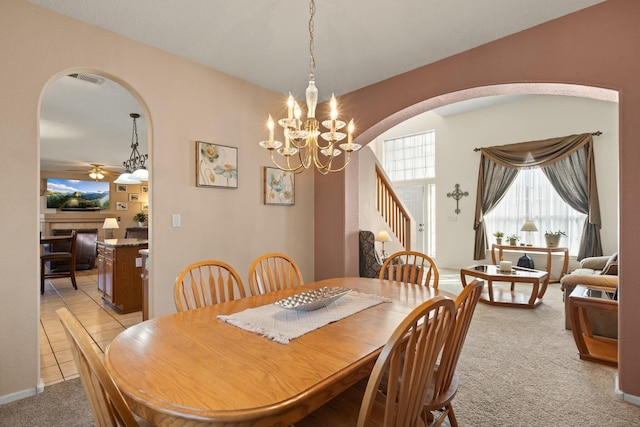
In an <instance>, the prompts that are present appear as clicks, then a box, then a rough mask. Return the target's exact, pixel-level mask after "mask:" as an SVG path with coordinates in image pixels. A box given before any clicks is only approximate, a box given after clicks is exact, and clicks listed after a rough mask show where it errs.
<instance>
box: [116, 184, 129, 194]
mask: <svg viewBox="0 0 640 427" xmlns="http://www.w3.org/2000/svg"><path fill="white" fill-rule="evenodd" d="M116 192H117V193H126V192H127V184H116Z"/></svg>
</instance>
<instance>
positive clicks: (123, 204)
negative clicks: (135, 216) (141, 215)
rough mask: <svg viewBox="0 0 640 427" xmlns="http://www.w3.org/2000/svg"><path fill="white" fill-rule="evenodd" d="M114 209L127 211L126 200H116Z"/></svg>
mask: <svg viewBox="0 0 640 427" xmlns="http://www.w3.org/2000/svg"><path fill="white" fill-rule="evenodd" d="M116 210H117V211H128V210H129V204H128V203H127V202H117V203H116Z"/></svg>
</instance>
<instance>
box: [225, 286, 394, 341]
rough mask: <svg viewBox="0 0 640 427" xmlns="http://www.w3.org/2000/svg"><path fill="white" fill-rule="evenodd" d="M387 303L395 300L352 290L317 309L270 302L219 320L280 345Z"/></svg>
mask: <svg viewBox="0 0 640 427" xmlns="http://www.w3.org/2000/svg"><path fill="white" fill-rule="evenodd" d="M383 302H391V300H389V299H388V298H384V297H381V296H378V295H371V294H365V293H362V292H356V291H351V292H349V293H348V294H346V295H345V296H343V297H341V298H338V299H337V300H335V301H333V302H332V303H330V304H329V305H327V306H326V307H322V308H319V309H317V310H313V311H302V310H287V309H284V308H280V307H278V306H277V305H275V304H268V305H263V306H261V307H256V308H248V309H246V310H243V311H240V312H238V313H234V314H230V315H219V316H218V319H220V320H223V321H225V322H227V323H230V324H232V325H234V326H237V327H239V328H242V329H244V330H246V331H250V332H255V333H257V334H260V335H262V336H264V337H267V338H269V339H271V340H273V341H275V342H278V343H280V344H289V341H290V340H292V339H294V338H298V337H300V336H302V335H304V334H306V333H308V332H311V331H313V330H315V329H318V328H321V327H323V326H326V325H328V324H329V323H332V322H336V321H338V320H340V319H344V318H345V317H348V316H351V315H352V314H355V313H357V312H359V311H362V310H364V309H366V308H369V307H373V306H375V305H378V304H380V303H383Z"/></svg>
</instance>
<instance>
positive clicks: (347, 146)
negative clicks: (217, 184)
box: [259, 0, 361, 175]
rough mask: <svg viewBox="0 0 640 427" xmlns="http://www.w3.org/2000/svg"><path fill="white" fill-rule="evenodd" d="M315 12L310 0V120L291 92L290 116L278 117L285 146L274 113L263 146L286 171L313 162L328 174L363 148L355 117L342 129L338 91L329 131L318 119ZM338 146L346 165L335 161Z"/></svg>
mask: <svg viewBox="0 0 640 427" xmlns="http://www.w3.org/2000/svg"><path fill="white" fill-rule="evenodd" d="M315 12H316V5H315V1H314V0H311V2H310V3H309V15H310V16H309V56H310V61H309V62H310V64H309V65H310V72H309V86H308V87H307V91H306V98H307V120H306V121H305V122H304V123H303V122H302V119H301V117H302V111H301V109H300V106H299V105H298V102H297V101H296V100H295V99H294V98H293V96H292V95H291V93H289V98H288V99H287V110H288V114H287V117H286V118H282V119H280V120H278V124H279V125H280V126H281V127H282V128H283V134H284V146H283V143H282V142H281V141H276V140H274V121H273V118H272V117H271V115H269V120H268V121H267V128H268V129H269V139H268V140H266V141H260V143H259V144H260V146H261V147H263V148H266V149H267V150H269V153H270V155H271V161H272V162H273V164H274V165H275V166H276V167H277V168H278V169H281V170H283V171H285V172H294V173H300V172H302V171H304V170H306V169H309V168H310V167H311V166H312V165H313V166H315V168H316V169H317V170H318V171H319V172H320V173H321V174H323V175H326V174H328V173H329V172H340V171H342V170H344V168H346V167H347V165H348V164H349V162H350V161H351V153H353V152H354V151H356V150H358V149H360V147H361V146H360V145H359V144H354V143H353V131H354V126H353V119H351V121H350V122H349V124H348V125H347V133H346V134H345V133H344V132H340V130H341V129H342V128H344V127H345V125H346V123H345V122H343V121H341V120H338V103H337V101H336V97H335V96H334V95H331V100H330V101H329V107H330V114H329V119H328V120H324V121H323V122H322V126H323V127H324V128H325V129H326V130H327V131H326V132H322V133H321V132H320V127H319V122H318V120H317V119H316V105H317V104H318V89H317V88H316V83H315V66H316V62H315V57H314V52H313V36H314V28H313V17H314V15H315ZM318 136H320V137H321V138H322V140H324V142H323V141H322V140H319V139H318ZM345 137H346V138H347V142H346V143H340V141H342V140H343V139H344V138H345ZM339 143H340V144H339ZM337 146H338V147H340V148H341V149H342V150H344V151H345V152H346V153H347V154H346V156H345V159H344V163H342V165H334V164H333V160H334V158H336V157H337V156H339V155H340V154H341V153H342V151H341V150H339V149H338V148H337ZM275 152H277V153H278V154H279V155H280V156H281V158H280V161H282V158H284V162H285V163H284V165H283V164H281V163H279V162H278V160H276V156H275V155H274V153H275ZM292 158H293V159H292Z"/></svg>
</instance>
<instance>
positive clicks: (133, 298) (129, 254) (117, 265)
mask: <svg viewBox="0 0 640 427" xmlns="http://www.w3.org/2000/svg"><path fill="white" fill-rule="evenodd" d="M146 247H147V242H146V241H144V242H141V241H140V240H137V239H113V240H108V243H107V242H98V292H99V293H100V294H101V295H102V298H103V299H104V300H105V301H106V302H108V303H109V304H110V305H111V306H113V307H114V308H115V309H116V310H118V311H119V312H121V313H130V312H133V311H140V310H142V305H143V304H142V300H143V298H142V273H143V267H142V258H141V257H140V254H139V251H140V249H143V248H146Z"/></svg>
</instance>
